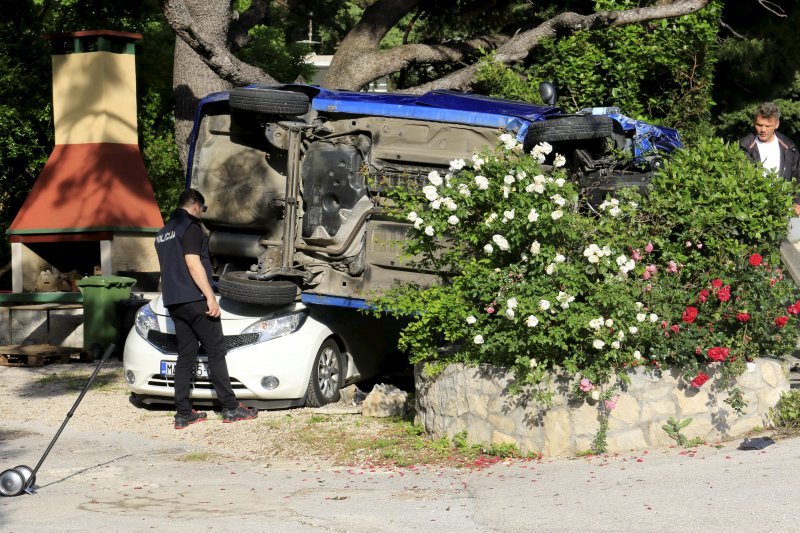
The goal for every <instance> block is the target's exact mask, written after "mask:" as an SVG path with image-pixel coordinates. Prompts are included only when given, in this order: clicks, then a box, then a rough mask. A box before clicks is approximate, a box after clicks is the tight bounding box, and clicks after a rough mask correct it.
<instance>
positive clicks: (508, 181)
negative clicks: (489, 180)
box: [503, 174, 517, 185]
mask: <svg viewBox="0 0 800 533" xmlns="http://www.w3.org/2000/svg"><path fill="white" fill-rule="evenodd" d="M515 181H517V180H515V179H514V176H512V175H511V174H506V175H505V177H504V178H503V183H505V184H506V185H511V184H512V183H514V182H515Z"/></svg>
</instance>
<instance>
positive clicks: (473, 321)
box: [467, 315, 478, 325]
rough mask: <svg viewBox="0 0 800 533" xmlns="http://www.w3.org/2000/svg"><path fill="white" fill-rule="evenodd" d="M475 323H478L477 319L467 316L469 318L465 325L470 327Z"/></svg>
mask: <svg viewBox="0 0 800 533" xmlns="http://www.w3.org/2000/svg"><path fill="white" fill-rule="evenodd" d="M477 321H478V319H477V318H475V317H474V316H472V315H469V316H468V317H467V324H469V325H472V324H474V323H475V322H477Z"/></svg>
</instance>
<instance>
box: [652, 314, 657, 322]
mask: <svg viewBox="0 0 800 533" xmlns="http://www.w3.org/2000/svg"><path fill="white" fill-rule="evenodd" d="M657 321H658V315H657V314H655V313H650V322H657Z"/></svg>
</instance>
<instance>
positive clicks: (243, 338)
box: [147, 329, 258, 354]
mask: <svg viewBox="0 0 800 533" xmlns="http://www.w3.org/2000/svg"><path fill="white" fill-rule="evenodd" d="M257 340H258V333H245V334H242V335H225V349H226V350H234V349H236V348H241V347H242V346H247V345H248V344H255V343H256V341H257ZM147 341H148V342H149V343H150V344H152V345H153V346H155V347H156V348H158V349H159V350H161V351H162V352H163V353H169V354H177V353H178V340H177V339H176V337H175V334H174V333H163V332H161V331H153V330H152V329H151V330H150V331H148V332H147ZM199 353H201V354H204V353H206V352H205V350H204V349H203V346H202V345H201V346H200V352H199Z"/></svg>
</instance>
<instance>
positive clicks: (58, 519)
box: [0, 419, 800, 532]
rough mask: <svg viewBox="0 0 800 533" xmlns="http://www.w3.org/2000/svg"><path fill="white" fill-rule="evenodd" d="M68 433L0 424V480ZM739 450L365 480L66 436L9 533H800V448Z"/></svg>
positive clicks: (726, 446)
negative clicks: (57, 436)
mask: <svg viewBox="0 0 800 533" xmlns="http://www.w3.org/2000/svg"><path fill="white" fill-rule="evenodd" d="M56 429H57V428H51V427H43V426H39V425H36V424H25V423H18V422H9V421H7V420H6V421H3V420H2V419H0V435H2V436H3V438H4V440H2V441H0V469H5V468H11V467H13V466H16V465H18V464H27V465H29V466H31V467H33V466H35V464H36V462H37V461H38V460H39V457H41V454H42V453H43V452H44V450H45V448H46V447H47V444H48V443H49V442H50V439H51V438H52V436H53V435H54V434H55V430H56ZM190 430H191V428H189V429H188V430H187V431H190ZM741 442H742V441H741V440H738V441H733V442H729V443H723V444H721V445H718V447H715V446H709V445H706V446H702V447H698V448H691V449H682V448H677V447H675V448H664V449H657V450H647V451H631V452H629V453H622V454H617V455H611V456H596V457H583V458H554V459H546V460H541V461H520V460H516V461H508V462H499V463H496V464H492V465H488V466H483V467H476V468H471V469H432V468H396V469H384V470H378V469H376V470H372V469H370V470H363V469H357V468H356V469H354V468H338V467H330V468H313V467H308V466H304V465H303V464H278V463H275V462H274V461H271V459H270V457H252V458H248V460H244V461H238V460H237V461H220V460H203V458H202V457H200V458H199V459H200V460H193V461H186V460H185V458H186V454H187V452H188V450H187V449H184V448H182V447H180V446H176V445H174V444H172V443H162V442H158V440H157V439H146V438H143V437H141V436H137V435H133V434H126V433H118V432H114V433H110V432H108V433H107V432H104V431H102V430H98V431H79V430H77V429H76V428H72V430H70V428H69V427H67V429H66V430H65V431H64V433H63V434H62V436H61V438H60V439H59V440H58V442H57V443H56V446H55V448H54V449H53V451H52V452H51V454H50V455H49V456H48V457H47V460H46V461H45V463H44V465H43V466H42V468H41V470H40V472H39V474H38V476H37V493H36V494H35V495H21V496H17V497H0V531H2V532H27V531H37V532H41V531H44V532H47V531H92V530H98V531H100V530H102V531H104V532H110V531H126V532H128V531H147V530H159V531H187V530H188V531H220V530H224V529H227V530H229V531H237V532H238V531H273V530H279V531H282V532H295V531H297V532H305V531H309V532H310V531H315V532H316V531H336V532H340V531H341V532H345V531H354V532H355V531H358V532H372V531H392V532H396V531H414V532H420V531H458V532H467V531H503V532H507V531H576V530H589V531H637V532H639V531H686V530H693V531H764V530H767V531H796V530H797V529H798V527H797V524H796V522H797V511H796V508H797V505H798V502H797V496H796V495H797V494H798V491H799V490H800V481H798V475H797V468H798V466H800V439H798V438H791V439H784V440H781V439H778V440H777V442H775V443H774V444H771V445H769V446H767V447H765V448H763V449H761V450H749V451H743V450H739V449H737V447H738V446H739V444H740V443H741Z"/></svg>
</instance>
